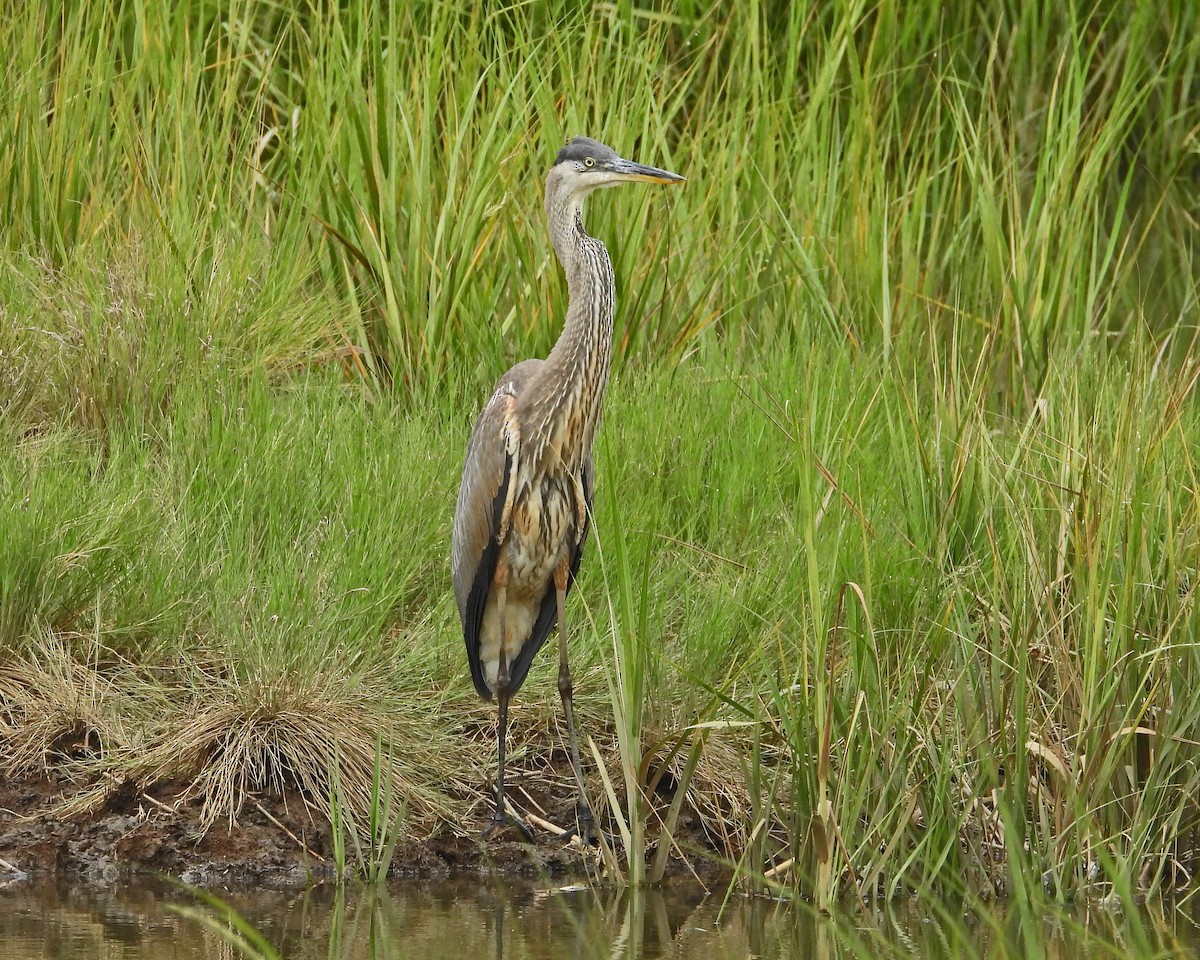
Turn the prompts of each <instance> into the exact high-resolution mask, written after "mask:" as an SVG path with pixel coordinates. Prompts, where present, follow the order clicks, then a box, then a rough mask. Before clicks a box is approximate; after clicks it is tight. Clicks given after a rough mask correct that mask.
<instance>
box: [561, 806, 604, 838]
mask: <svg viewBox="0 0 1200 960" xmlns="http://www.w3.org/2000/svg"><path fill="white" fill-rule="evenodd" d="M576 837H578V838H579V841H580V843H582V844H583V845H584V846H585V847H590V846H591V845H592V844H593V843H595V841H596V821H595V820H594V819H593V818H592V808H591V807H589V806H588V805H587V801H586V800H583V799H580V800H579V801H578V802H577V803H576V804H575V826H574V827H573V828H572V829H570V830H568V831H567V832H566V833H564V834H563V835H562V840H563V843H570V842H571V841H572V840H574V839H575V838H576Z"/></svg>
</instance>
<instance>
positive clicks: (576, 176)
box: [550, 137, 686, 198]
mask: <svg viewBox="0 0 1200 960" xmlns="http://www.w3.org/2000/svg"><path fill="white" fill-rule="evenodd" d="M550 172H551V174H552V175H556V176H557V177H558V179H559V180H560V181H561V183H562V186H563V187H565V188H566V189H567V190H568V191H569V192H570V193H572V194H575V195H576V196H579V197H581V198H582V197H584V196H586V195H587V194H589V193H591V192H592V191H593V190H595V189H597V188H599V187H615V186H617V185H618V184H621V183H633V182H636V181H642V182H645V183H683V182H685V179H686V178H684V177H681V176H680V175H679V174H677V173H671V171H669V170H660V169H659V168H658V167H650V166H647V165H646V164H644V163H634V162H633V161H632V160H626V159H624V158H623V157H621V156H618V154H617V152H616V151H615V150H613V149H612V148H611V147H606V146H605V145H604V144H602V143H600V142H599V141H598V140H593V139H592V138H591V137H574V138H572V139H571V140H569V141H567V145H566V146H565V147H563V148H562V149H561V150H559V151H558V156H556V157H555V158H554V165H553V166H552V167H551V168H550Z"/></svg>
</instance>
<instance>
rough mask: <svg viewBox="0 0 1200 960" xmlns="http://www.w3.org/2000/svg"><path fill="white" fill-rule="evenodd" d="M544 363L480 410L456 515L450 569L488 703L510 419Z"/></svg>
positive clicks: (511, 463)
mask: <svg viewBox="0 0 1200 960" xmlns="http://www.w3.org/2000/svg"><path fill="white" fill-rule="evenodd" d="M539 362H540V361H535V360H527V361H525V362H524V363H519V364H517V365H516V366H515V367H513V368H512V369H511V370H509V371H508V373H506V374H505V375H504V376H503V377H502V378H501V379H500V382H499V383H498V384H497V385H496V390H495V392H494V393H493V394H492V398H491V399H490V400H489V401H488V402H487V404H486V405H485V406H484V408H483V410H482V411H480V414H479V418H478V419H477V420H476V421H475V428H474V430H472V431H471V439H470V440H469V441H468V442H467V457H466V462H465V464H464V465H463V475H462V485H461V486H460V487H459V490H458V505H457V507H456V509H455V511H454V536H453V546H452V548H451V554H450V566H451V568H452V571H453V576H454V598H455V600H456V601H457V603H458V616H459V619H460V620H461V621H462V628H463V639H464V641H465V642H466V646H467V660H468V661H469V662H470V664H471V679H472V680H473V681H474V682H475V689H476V691H478V693H479V695H480V696H481V697H483V698H484V699H485V700H490V699H491V698H492V692H491V690H489V689H488V685H487V682H486V680H485V679H484V676H483V664H482V662H481V661H480V659H479V632H480V629H481V628H482V626H483V611H484V608H485V607H486V606H487V598H488V593H489V592H490V591H491V589H492V578H493V577H494V576H495V574H496V563H497V561H498V560H499V557H500V547H501V540H500V526H501V519H502V517H503V514H504V503H505V499H506V497H507V495H508V489H509V485H510V483H511V482H512V480H513V474H514V472H515V470H516V463H515V457H514V454H513V451H512V450H511V449H510V448H509V445H508V444H507V443H506V437H507V434H508V432H509V430H510V415H511V413H512V410H513V407H514V406H515V405H516V401H517V396H518V395H519V393H520V389H521V385H522V384H523V383H524V382H526V381H527V380H528V377H529V375H530V374H531V373H532V372H533V369H532V368H533V367H534V366H536V365H537V364H538V363H539Z"/></svg>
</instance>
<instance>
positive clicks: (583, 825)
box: [554, 558, 593, 843]
mask: <svg viewBox="0 0 1200 960" xmlns="http://www.w3.org/2000/svg"><path fill="white" fill-rule="evenodd" d="M567 575H568V567H567V560H566V559H565V558H564V559H563V560H562V561H561V562H560V563H559V564H558V566H557V567H556V568H555V570H554V593H555V598H556V600H557V602H558V693H559V696H561V697H562V704H563V714H564V715H565V716H566V718H567V738H568V739H569V740H570V745H571V769H572V770H573V771H574V773H575V789H576V791H577V795H578V799H577V800H576V801H575V820H576V831H575V832H576V833H577V834H578V836H579V839H580V840H582V841H583V842H584V843H589V842H590V841H591V839H592V826H593V820H592V809H591V807H589V806H588V802H587V793H586V791H585V790H584V786H583V766H582V764H580V762H579V738H578V737H577V736H576V735H575V710H574V707H573V706H572V704H571V697H572V694H573V692H574V690H573V687H572V685H571V668H570V667H569V666H568V665H567V639H568V633H567Z"/></svg>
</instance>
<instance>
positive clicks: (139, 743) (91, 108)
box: [0, 0, 1200, 905]
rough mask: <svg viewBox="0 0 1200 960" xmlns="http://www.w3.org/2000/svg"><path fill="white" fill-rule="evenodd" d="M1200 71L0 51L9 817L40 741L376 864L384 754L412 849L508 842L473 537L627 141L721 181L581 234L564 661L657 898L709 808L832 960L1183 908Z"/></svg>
mask: <svg viewBox="0 0 1200 960" xmlns="http://www.w3.org/2000/svg"><path fill="white" fill-rule="evenodd" d="M1196 16H1197V14H1196V11H1195V10H1194V9H1193V7H1192V5H1189V4H1183V3H1174V4H1171V3H1169V4H1166V5H1158V6H1154V5H1140V6H1137V7H1135V8H1133V9H1126V8H1124V7H1118V6H1116V5H1109V4H1104V3H1099V4H1083V3H1072V4H1066V5H1059V6H1057V7H1054V8H1053V9H1051V8H1048V7H1046V6H1045V5H1025V6H1023V7H1020V8H1019V9H1018V8H1015V7H1012V6H1011V5H1006V4H999V3H994V4H991V3H984V2H978V3H971V4H963V5H959V6H956V7H955V8H954V9H953V10H950V9H940V8H934V7H929V8H928V9H925V8H913V7H912V6H911V5H907V6H906V5H901V4H898V3H895V2H890V0H887V2H883V3H880V4H875V5H867V4H863V3H857V2H846V3H838V4H803V3H800V4H792V5H789V6H786V7H784V6H779V5H774V4H762V3H748V4H737V5H726V4H716V3H712V4H700V3H696V4H691V3H684V4H678V5H675V6H674V7H672V8H670V9H666V8H658V7H642V6H637V5H634V4H630V3H615V4H609V5H601V6H599V7H595V8H586V9H577V8H576V7H575V6H572V5H569V4H564V3H548V4H529V5H516V6H510V7H502V8H492V7H489V6H487V5H482V4H477V5H467V6H454V5H449V4H440V3H439V4H434V3H416V4H409V5H386V4H372V3H356V4H347V5H332V6H327V5H315V6H309V7H304V8H292V7H287V6H286V5H284V6H280V5H277V4H261V3H251V2H241V3H235V4H233V5H232V6H229V5H225V6H221V7H219V6H218V5H215V4H210V3H206V2H199V0H196V2H192V3H187V4H183V5H176V8H175V9H174V10H173V11H172V12H171V13H170V14H168V13H165V12H164V11H162V10H160V9H159V8H158V7H155V6H153V5H151V4H146V3H142V2H137V0H132V2H129V3H122V4H112V5H108V6H105V7H100V6H95V5H91V6H82V7H79V6H76V5H68V4H53V3H51V4H48V5H43V7H41V8H39V10H38V11H36V12H35V13H34V14H32V15H30V16H21V17H17V16H15V15H6V16H3V17H2V18H0V52H3V53H4V54H5V55H6V56H7V58H8V62H9V64H10V67H9V76H10V77H11V78H12V80H11V82H10V84H9V85H8V87H7V88H6V90H5V91H4V92H3V93H2V94H0V123H2V124H3V125H4V127H5V129H8V130H10V131H12V136H11V137H10V138H9V140H8V141H7V142H6V143H5V144H4V145H3V146H0V197H2V199H0V204H2V206H0V216H2V217H3V220H4V223H5V231H4V241H3V247H2V253H0V437H3V440H4V443H3V447H2V449H0V492H2V493H3V497H2V498H0V530H2V531H3V532H4V535H3V537H0V643H3V645H4V650H5V662H4V664H3V671H2V674H0V700H2V703H0V706H2V707H3V714H2V717H0V736H3V737H4V738H5V740H6V742H8V743H15V742H17V741H16V740H15V739H14V738H20V737H21V736H22V734H21V733H20V732H19V731H25V732H26V735H25V739H24V740H22V741H21V744H22V745H21V748H20V750H15V749H14V750H13V751H11V752H10V753H9V756H10V758H11V757H20V758H23V759H22V761H21V763H20V764H15V762H14V764H10V766H14V770H13V771H12V772H17V771H16V770H15V766H21V767H22V769H24V770H28V769H31V767H30V761H29V758H30V757H31V756H34V754H36V750H34V753H32V754H31V753H30V750H31V749H32V748H33V746H35V745H36V744H35V743H34V739H36V738H34V739H31V738H30V737H29V736H28V732H29V731H37V736H38V737H40V738H42V740H43V741H44V743H45V744H46V747H47V752H46V757H48V758H50V761H51V762H55V763H63V764H65V765H67V766H68V767H70V768H71V769H73V770H75V771H76V772H78V773H79V775H80V776H84V777H95V776H96V775H97V774H98V773H99V771H101V770H108V771H109V772H112V771H114V770H119V771H121V772H123V773H124V774H125V775H127V776H131V777H133V778H135V779H137V780H139V781H141V782H144V781H147V780H151V779H155V778H165V777H181V776H182V777H184V778H185V779H187V778H190V780H191V782H193V783H194V784H195V787H194V790H195V792H196V793H198V794H201V795H203V796H204V797H205V799H206V803H207V805H206V811H207V815H208V816H209V818H210V820H213V821H215V820H216V819H217V818H220V817H232V816H235V815H236V813H237V811H238V809H239V806H240V803H241V801H242V798H243V797H244V795H245V793H246V791H248V790H252V789H264V788H278V787H280V786H282V785H284V784H290V785H298V786H300V787H301V788H302V789H303V790H304V791H306V792H307V793H308V794H309V795H310V796H311V797H312V798H314V799H315V801H316V802H317V804H318V805H320V804H321V803H323V802H324V801H325V800H326V799H327V798H328V797H330V796H334V795H335V794H337V793H338V792H339V791H340V792H341V793H342V794H343V795H344V796H345V798H346V803H347V804H348V807H347V809H348V810H350V811H352V814H351V815H352V816H354V817H357V818H358V822H367V818H368V817H369V813H370V810H371V797H372V784H373V783H375V784H378V783H379V782H380V781H379V779H378V778H379V775H380V774H379V773H378V771H377V769H376V763H375V758H376V756H377V755H380V754H379V753H378V751H382V755H385V756H389V757H391V758H393V761H392V766H393V771H392V774H391V778H390V779H389V780H388V782H389V783H391V784H392V790H393V795H394V796H395V797H396V801H397V803H399V802H403V803H404V804H405V809H406V812H407V817H406V819H405V823H404V829H405V830H406V831H408V834H407V836H408V837H409V838H410V839H411V838H412V837H414V836H417V835H419V834H420V832H422V831H425V830H433V829H444V828H446V826H447V825H451V827H452V828H460V827H463V825H466V826H465V828H466V829H469V828H470V823H471V822H472V821H471V815H470V811H471V810H472V809H473V805H475V804H476V803H478V802H479V801H480V799H481V797H482V796H483V795H484V790H485V783H486V780H487V777H488V770H489V769H490V766H491V764H492V762H493V760H492V755H491V752H492V750H493V742H492V738H491V730H490V723H491V722H492V721H491V713H490V712H489V710H488V708H487V707H486V706H485V705H483V704H480V703H478V702H477V701H476V700H475V699H474V697H473V695H472V693H471V691H470V685H469V683H467V682H465V672H464V669H463V665H462V663H461V640H460V639H459V638H458V634H457V628H456V620H455V617H454V611H453V607H452V604H451V603H450V600H449V590H448V578H447V573H446V555H447V546H446V544H447V543H448V528H449V517H450V514H451V509H452V503H453V496H454V489H455V483H456V481H457V477H458V471H459V468H460V463H461V460H460V458H461V454H462V450H463V446H464V442H465V437H466V434H467V430H468V429H469V425H470V422H471V418H472V417H473V415H474V413H475V411H476V410H477V409H478V407H479V405H480V404H481V402H482V400H483V399H484V398H485V396H486V394H487V391H488V390H489V388H490V386H491V384H492V383H493V382H494V381H495V379H496V377H497V376H498V375H499V374H500V373H501V372H502V371H503V370H504V368H505V367H506V366H507V365H508V364H509V363H511V362H512V361H514V360H516V359H518V358H521V357H524V356H530V355H542V354H544V353H545V352H546V351H547V350H548V349H549V346H550V345H551V343H552V342H553V340H554V338H555V337H556V336H557V333H558V329H559V324H560V322H561V317H562V315H563V311H564V307H565V300H564V298H565V288H564V285H563V283H562V281H561V279H560V277H559V272H558V267H557V264H556V263H555V261H554V258H553V255H552V253H551V251H550V249H549V246H548V244H547V243H546V241H545V230H544V225H543V215H542V212H541V185H542V180H543V177H544V173H545V170H546V167H547V164H548V161H549V159H550V158H551V157H552V156H553V153H554V151H555V150H556V149H557V147H558V145H559V144H560V143H561V141H562V139H563V138H564V137H565V136H566V135H569V134H573V133H585V132H586V133H589V134H591V135H595V136H598V137H600V138H602V139H604V140H605V141H606V142H609V143H611V144H613V145H614V146H615V147H616V148H617V149H619V150H621V151H623V152H626V153H627V154H631V155H634V156H636V157H637V158H639V159H643V160H646V161H648V162H653V163H658V164H661V165H664V166H667V167H670V168H672V169H677V170H680V171H681V172H683V173H684V174H685V175H687V176H688V178H689V183H688V184H687V186H686V187H685V189H684V190H682V191H677V192H674V193H673V194H672V195H671V196H670V197H667V196H666V195H664V194H647V193H644V192H639V191H638V190H637V189H634V188H630V189H626V190H623V191H605V192H604V194H603V195H602V196H597V197H595V198H594V199H593V200H592V201H591V203H590V205H589V209H588V223H589V227H590V228H591V229H592V231H593V232H595V233H597V234H598V235H600V236H602V237H604V238H605V239H606V241H607V242H608V244H609V248H610V250H611V252H612V255H613V259H614V262H615V264H616V268H617V275H618V287H619V308H618V321H617V323H618V329H617V336H616V344H615V363H616V368H617V373H616V377H615V379H614V383H613V385H612V392H611V396H610V399H609V402H608V406H607V408H606V409H607V412H606V421H605V426H604V428H603V431H602V434H601V440H600V448H599V450H598V457H597V462H598V463H599V464H600V465H601V468H602V469H601V476H600V485H601V486H600V490H599V493H598V497H597V513H598V515H597V518H596V525H595V531H596V536H595V542H594V543H593V544H592V546H590V547H589V553H588V559H587V561H586V562H585V565H584V572H583V574H582V578H581V582H580V589H579V591H578V592H577V595H576V596H577V598H578V599H576V600H573V601H572V602H573V604H574V605H575V606H574V609H576V610H578V611H579V613H580V614H581V615H580V617H579V619H578V622H580V623H581V624H586V625H587V627H586V629H582V630H580V631H579V635H578V636H577V637H576V638H575V649H574V650H573V652H572V662H573V664H574V665H575V666H576V671H577V674H578V677H577V684H576V686H577V690H578V696H579V701H580V707H581V712H582V714H583V720H584V727H585V729H586V730H587V731H589V732H590V733H592V734H593V737H594V739H595V740H596V743H597V751H596V754H595V755H593V756H592V757H591V762H590V764H589V765H592V766H593V767H594V764H595V762H596V757H597V756H598V757H599V758H600V759H601V760H603V761H604V763H605V768H604V771H603V776H602V775H601V773H600V772H599V771H596V773H595V774H594V776H593V782H592V787H593V789H594V791H595V792H594V797H593V799H596V798H600V797H607V798H608V802H607V807H608V809H609V812H610V815H611V819H610V821H609V824H608V825H609V826H610V827H611V828H612V829H613V830H614V831H615V832H616V833H617V834H619V835H620V836H621V839H622V844H623V846H622V851H623V852H622V854H621V857H622V862H623V867H622V870H623V872H624V873H625V875H626V876H627V877H628V878H630V879H632V880H633V881H635V882H636V881H638V880H639V879H642V878H645V879H653V878H654V877H655V876H658V875H661V870H662V866H663V864H662V855H661V851H662V850H670V849H673V848H674V845H675V843H676V842H678V841H679V840H680V838H679V837H678V836H676V834H677V833H678V831H677V830H676V829H675V827H676V825H677V823H678V822H679V819H680V818H681V817H682V816H683V811H685V810H686V811H687V814H688V816H691V817H692V819H693V822H694V823H697V824H699V825H701V826H702V827H703V829H704V831H706V833H705V834H704V836H706V837H707V842H708V844H709V845H710V846H711V847H712V848H713V850H714V851H715V853H716V854H717V855H720V856H722V857H725V858H727V859H728V861H729V862H730V863H731V864H734V865H735V866H736V870H737V871H738V874H739V876H741V877H743V878H744V879H745V881H746V882H747V883H748V884H749V885H752V886H754V887H756V888H758V889H762V888H766V887H772V886H774V887H778V888H782V889H787V890H793V889H795V890H799V891H802V892H804V893H806V894H811V895H813V896H814V897H815V898H816V899H817V901H818V902H819V903H820V904H822V905H828V904H829V903H831V902H832V901H833V900H834V899H835V898H836V897H837V896H839V895H843V894H850V893H856V894H857V895H859V896H862V897H864V898H866V897H873V896H877V895H895V894H898V893H901V892H903V891H908V890H920V891H929V890H934V889H936V890H939V891H942V892H961V891H962V890H964V889H965V890H969V891H980V892H986V893H996V892H1008V893H1010V894H1014V895H1016V896H1017V897H1020V898H1024V899H1026V900H1029V901H1033V900H1036V899H1037V898H1039V897H1042V896H1045V895H1047V892H1049V894H1050V895H1052V896H1056V897H1064V898H1065V897H1070V896H1073V895H1075V894H1077V893H1081V892H1091V891H1095V890H1097V889H1103V890H1104V891H1105V892H1106V893H1107V892H1112V893H1115V894H1117V895H1118V896H1122V897H1131V896H1133V895H1134V894H1135V893H1137V892H1139V891H1144V890H1148V889H1158V890H1163V889H1167V888H1169V887H1171V886H1172V885H1174V884H1176V883H1180V882H1182V883H1190V882H1191V881H1190V876H1191V872H1192V865H1193V864H1194V861H1195V857H1196V828H1197V808H1196V803H1195V800H1194V797H1195V796H1196V793H1197V789H1198V788H1200V783H1198V782H1197V774H1196V772H1195V766H1196V738H1195V736H1194V733H1193V731H1194V729H1195V727H1196V724H1197V721H1198V720H1200V717H1198V716H1197V709H1196V708H1195V707H1194V706H1193V705H1192V699H1193V698H1191V697H1190V695H1189V691H1190V690H1191V689H1192V688H1193V687H1194V685H1195V679H1196V676H1195V675H1196V671H1197V654H1196V649H1197V648H1196V635H1195V628H1194V627H1193V625H1192V624H1193V622H1194V620H1195V617H1194V601H1195V584H1196V578H1197V575H1198V572H1197V567H1198V562H1197V542H1196V538H1195V535H1194V530H1195V529H1196V525H1197V517H1196V506H1195V502H1196V501H1195V496H1194V492H1195V487H1196V471H1195V463H1194V451H1195V448H1196V438H1197V436H1200V433H1198V425H1197V423H1196V413H1195V409H1196V408H1195V398H1194V396H1193V393H1194V384H1195V380H1196V365H1195V363H1196V361H1195V354H1194V349H1193V348H1194V338H1195V329H1196V325H1195V318H1196V311H1197V270H1196V264H1195V258H1194V236H1195V230H1194V221H1195V215H1196V210H1197V196H1198V191H1197V176H1198V175H1200V166H1198V165H1197V164H1198V162H1200V161H1198V160H1197V151H1196V140H1195V136H1196V130H1197V128H1198V124H1200V113H1198V108H1197V107H1196V104H1197V103H1198V102H1200V98H1197V96H1196V83H1197V80H1196V77H1197V75H1198V74H1197V67H1198V65H1200V40H1198V39H1197V38H1198V37H1200V29H1197V26H1198V25H1197V23H1196ZM48 651H50V652H54V651H57V653H54V656H49V655H48V653H47V652H48ZM55 657H57V658H58V659H59V660H63V659H65V660H66V661H68V665H67V666H66V667H62V666H61V665H55V663H54V662H52V661H54V659H55ZM76 662H77V664H76ZM75 665H81V666H82V668H83V669H82V671H81V670H77V669H75ZM552 672H553V671H550V670H536V669H535V671H534V672H533V676H532V677H531V680H530V683H529V684H528V685H527V687H526V688H525V689H524V690H523V693H522V697H521V699H520V701H519V709H518V714H517V716H516V724H517V730H518V739H520V738H521V737H522V736H524V740H522V742H523V743H524V744H525V747H524V750H525V754H524V755H525V756H527V757H529V756H535V755H537V754H538V752H539V751H542V749H543V747H544V746H545V747H546V749H545V752H547V753H548V752H549V747H548V746H546V745H545V741H543V740H540V739H538V736H539V734H543V733H545V731H547V730H548V728H549V727H550V725H551V723H552V719H551V718H552V716H553V711H554V706H555V704H556V697H555V696H554V691H553V682H552V679H551V674H552ZM96 677H100V678H101V679H102V681H103V683H102V686H103V687H104V695H103V696H102V697H98V696H97V695H96V693H95V690H96V689H98V687H97V686H96V682H97V681H95V679H94V678H96ZM606 678H607V682H606ZM64 691H66V692H64ZM72 691H73V692H72ZM81 735H83V737H84V740H85V741H86V742H89V743H92V744H93V746H94V745H96V744H99V748H98V749H93V750H91V751H85V752H83V753H82V754H81V753H80V752H79V751H64V750H62V749H61V743H62V742H64V738H66V739H67V740H71V742H74V740H77V739H78V738H79V737H80V736H81ZM89 737H90V738H89ZM72 738H74V739H72ZM377 743H378V744H379V746H378V748H377V746H376V744H377ZM56 744H57V745H58V746H56ZM338 751H340V756H341V761H340V765H339V767H338V771H339V772H338V778H337V779H338V783H336V784H335V783H333V782H331V780H332V776H331V774H330V771H331V769H333V768H332V767H331V763H332V761H333V757H334V755H335V753H337V752H338ZM34 765H35V766H36V758H35V760H34ZM97 782H100V781H97ZM671 789H674V790H675V791H676V793H675V795H674V796H673V797H672V796H670V791H671ZM89 802H91V801H89ZM97 802H98V801H97ZM622 825H623V827H624V830H623V831H622V830H621V829H620V828H621V827H622ZM654 843H657V844H658V845H659V846H658V850H659V851H660V853H659V854H656V855H655V858H654V860H653V861H652V862H651V863H650V865H649V867H648V868H647V867H646V857H647V854H648V851H649V848H650V846H651V845H652V844H654Z"/></svg>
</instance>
